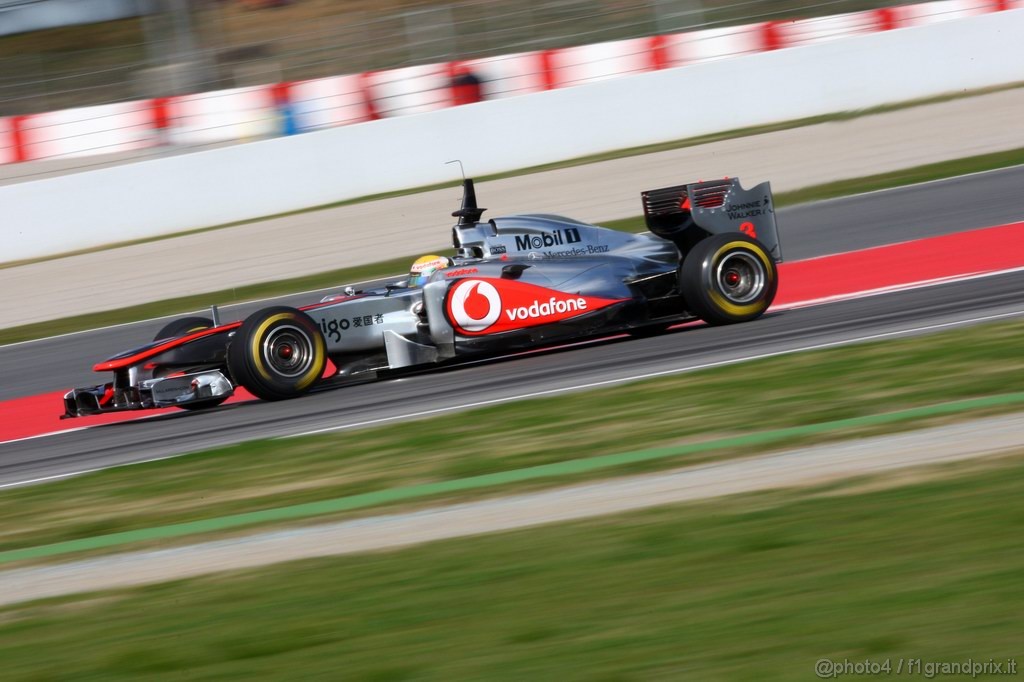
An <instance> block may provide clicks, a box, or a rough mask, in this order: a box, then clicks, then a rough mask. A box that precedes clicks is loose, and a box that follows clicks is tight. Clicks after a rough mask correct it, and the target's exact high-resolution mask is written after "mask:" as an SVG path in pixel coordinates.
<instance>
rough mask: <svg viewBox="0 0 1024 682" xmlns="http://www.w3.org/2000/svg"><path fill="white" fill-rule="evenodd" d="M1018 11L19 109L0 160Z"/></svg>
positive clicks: (582, 49)
mask: <svg viewBox="0 0 1024 682" xmlns="http://www.w3.org/2000/svg"><path fill="white" fill-rule="evenodd" d="M1016 8H1024V0H936V1H935V2H925V3H920V4H915V5H902V6H897V7H890V8H883V9H879V10H870V11H865V12H854V13H849V14H840V15H834V16H827V17H819V18H814V19H798V20H787V21H768V22H761V23H755V24H747V25H743V26H728V27H722V28H711V29H703V30H697V31H689V32H686V33H677V34H671V35H660V36H652V37H647V38H636V39H631V40H620V41H612V42H604V43H597V44H593V45H581V46H578V47H569V48H564V49H560V50H544V51H539V52H526V53H518V54H511V55H503V56H498V57H488V58H485V59H475V60H470V61H464V62H451V63H441V64H425V65H420V66H409V67H404V68H400V69H391V70H387V71H377V72H371V73H364V74H355V75H344V76H334V77H329V78H319V79H315V80H310V81H303V82H298V83H283V84H276V85H267V86H258V87H251V88H238V89H234V90H221V91H218V92H207V93H202V94H196V95H187V96H184V97H174V98H158V99H154V100H140V101H137V102H126V103H119V104H109V105H103V106H99V107H87V108H82V109H70V110H65V111H57V112H50V113H45V114H33V115H29V116H18V117H12V118H7V119H0V163H12V162H16V161H26V160H35V159H46V158H56V157H68V156H82V155H88V154H102V153H108V152H121V151H129V150H133V149H139V148H143V147H147V146H151V145H154V144H183V145H204V144H215V143H221V142H228V141H237V140H254V139H260V138H266V137H271V136H276V135H280V134H283V133H291V132H301V131H309V130H319V129H323V128H329V127H334V126H340V125H348V124H351V123H361V122H364V121H371V120H375V119H378V118H390V117H393V116H402V115H405V114H416V113H425V112H430V111H436V110H438V109H443V108H446V107H450V106H453V105H457V104H463V103H467V102H471V101H475V99H476V95H477V94H479V96H480V97H481V98H482V99H503V98H506V97H513V96H516V95H522V94H529V93H536V92H542V91H545V90H552V89H556V88H565V87H572V86H576V85H582V84H587V83H595V82H598V81H603V80H607V79H611V78H618V77H621V76H627V75H630V74H635V73H639V72H644V71H656V70H659V69H664V68H670V67H677V66H684V65H687V64H699V63H703V62H712V61H717V60H721V59H727V58H730V57H735V56H739V55H746V54H751V53H755V52H761V51H765V50H777V49H782V48H787V47H799V46H803V45H812V44H816V43H821V42H827V41H831V40H835V39H837V38H844V37H849V36H855V35H861V34H865V33H873V32H878V31H888V30H891V29H896V28H908V27H915V26H926V25H929V24H935V23H940V22H945V21H949V20H952V19H961V18H964V17H971V16H975V15H980V14H988V13H991V12H997V11H1003V10H1010V9H1016ZM467 69H468V70H470V71H472V73H473V74H474V75H475V76H476V77H477V78H478V79H479V81H480V85H479V89H478V90H479V92H478V93H470V94H471V95H472V96H468V95H467V93H468V92H469V91H467V90H465V89H461V90H460V89H459V87H456V86H454V85H453V79H454V77H455V76H457V75H460V74H464V73H465V70H467ZM474 87H475V86H474Z"/></svg>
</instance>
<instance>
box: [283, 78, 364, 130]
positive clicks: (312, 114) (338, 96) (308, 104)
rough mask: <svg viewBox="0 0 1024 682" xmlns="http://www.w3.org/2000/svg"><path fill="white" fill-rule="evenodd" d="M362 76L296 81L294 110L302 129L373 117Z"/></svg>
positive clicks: (346, 123) (293, 100)
mask: <svg viewBox="0 0 1024 682" xmlns="http://www.w3.org/2000/svg"><path fill="white" fill-rule="evenodd" d="M362 83H363V78H362V77H361V76H358V75H357V76H332V77H329V78H317V79H316V80H310V81H302V82H299V83H295V84H294V85H292V88H291V101H292V111H293V115H294V116H295V122H296V125H297V126H298V128H299V129H300V130H319V129H321V128H330V127H332V126H339V125H348V124H349V123H362V122H363V121H369V120H371V119H372V118H373V115H372V112H371V110H370V108H369V106H368V105H367V101H366V96H365V91H364V88H363V85H362Z"/></svg>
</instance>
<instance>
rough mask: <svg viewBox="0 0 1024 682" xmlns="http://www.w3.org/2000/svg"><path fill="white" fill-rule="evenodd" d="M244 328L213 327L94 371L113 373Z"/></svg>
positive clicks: (102, 364)
mask: <svg viewBox="0 0 1024 682" xmlns="http://www.w3.org/2000/svg"><path fill="white" fill-rule="evenodd" d="M241 326H242V323H241V322H232V323H231V324H225V325H221V326H220V327H213V328H211V329H204V330H202V331H198V332H196V333H194V334H187V335H185V336H179V337H178V338H176V339H171V340H170V341H167V342H166V343H161V344H160V345H159V346H153V347H152V348H147V349H146V350H143V351H139V352H138V353H135V354H134V355H129V356H127V357H124V358H117V359H116V360H106V361H104V362H100V363H98V364H96V365H95V366H93V368H92V371H94V372H111V371H114V370H118V369H125V368H126V367H131V366H133V365H137V364H139V363H140V362H143V361H144V360H148V359H149V358H152V357H154V356H157V355H160V354H161V353H164V352H166V351H169V350H171V349H172V348H176V347H177V346H183V345H185V344H186V343H189V342H190V341H195V340H196V339H201V338H204V337H206V336H214V335H215V334H222V333H223V332H227V331H231V330H232V329H238V328H239V327H241Z"/></svg>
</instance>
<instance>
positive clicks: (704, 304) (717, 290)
mask: <svg viewBox="0 0 1024 682" xmlns="http://www.w3.org/2000/svg"><path fill="white" fill-rule="evenodd" d="M778 287H779V274H778V270H777V269H776V267H775V260H774V259H773V258H772V256H771V254H770V253H769V252H768V250H767V249H766V248H765V247H764V245H763V244H761V242H759V241H757V240H756V239H753V238H751V237H748V236H746V235H744V234H740V233H727V234H718V235H713V236H711V237H708V238H707V239H704V240H702V241H700V242H698V243H697V245H696V246H694V248H693V249H691V250H690V252H689V253H688V254H686V257H685V258H684V259H683V264H682V266H681V267H680V269H679V290H680V292H681V293H682V294H683V298H684V299H685V300H686V305H687V307H688V309H689V310H690V312H691V313H693V314H694V315H696V316H697V317H699V318H700V319H702V320H704V321H705V322H707V323H708V324H715V325H718V324H732V323H735V322H747V321H749V320H753V319H756V318H758V317H760V316H761V315H762V314H764V311H766V310H767V309H768V306H770V305H771V304H772V301H773V300H775V292H776V291H777V290H778Z"/></svg>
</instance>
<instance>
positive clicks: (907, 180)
mask: <svg viewBox="0 0 1024 682" xmlns="http://www.w3.org/2000/svg"><path fill="white" fill-rule="evenodd" d="M1021 164H1024V147H1022V148H1020V149H1015V150H1012V151H1008V152H996V153H994V154H983V155H980V156H972V157H967V158H964V159H956V160H954V161H944V162H941V163H934V164H928V165H925V166H918V167H916V168H909V169H907V170H903V171H896V172H893V173H884V174H882V175H873V176H869V177H865V178H857V179H853V180H842V181H839V182H833V183H828V184H825V185H818V186H815V187H809V188H807V189H802V190H797V191H794V192H782V193H779V194H778V195H777V196H776V204H777V205H778V206H786V205H793V204H797V203H803V202H808V201H819V200H822V199H831V198H835V197H840V196H848V195H852V194H858V193H860V192H869V191H874V190H878V189H886V188H891V187H900V186H904V185H909V184H913V183H917V182H925V181H928V180H937V179H942V178H951V177H956V176H958V175H964V174H966V173H977V172H980V171H986V170H996V169H999V168H1008V167H1012V166H1017V165H1021ZM603 224H604V225H605V226H607V227H611V228H614V229H618V230H623V231H626V232H640V231H642V230H644V229H646V228H645V226H644V219H643V217H642V216H637V217H634V218H624V219H622V220H613V221H608V222H605V223H603ZM446 248H447V247H446ZM416 257H417V256H416V255H415V254H414V255H410V256H405V257H402V258H394V259H391V260H388V261H384V262H380V263H370V264H368V265H362V266H359V267H354V268H343V269H340V270H332V271H328V272H323V273H316V274H313V275H305V276H303V277H296V278H292V279H284V280H277V281H273V282H265V283H263V284H252V285H248V286H244V287H238V288H236V289H225V290H223V291H214V292H210V293H207V294H197V295H195V296H186V297H182V298H173V299H166V300H163V301H154V302H153V303H147V304H144V305H137V306H131V307H128V308H119V309H117V310H109V311H104V312H98V313H88V314H85V315H76V316H74V317H65V318H61V319H59V320H50V321H47V322H39V323H35V324H28V325H22V326H18V327H8V328H6V329H0V346H2V345H4V344H9V343H19V342H22V341H30V340H33V339H41V338H46V337H49V336H56V335H59V334H67V333H72V332H78V331H82V330H87V329H96V328H99V327H106V326H110V325H116V324H126V323H130V322H138V321H140V320H147V319H151V318H154V317H161V316H165V315H174V314H182V313H187V312H193V311H198V310H202V309H204V308H209V307H210V306H211V305H228V304H231V303H241V302H245V301H253V300H257V299H261V298H269V297H274V296H285V295H288V294H295V293H300V292H303V291H312V290H316V289H325V288H330V287H335V288H338V289H340V288H341V287H342V286H344V285H345V284H348V283H353V282H359V281H365V280H370V279H377V278H381V277H390V276H394V275H396V274H399V273H402V272H405V271H406V270H407V269H408V267H409V263H411V262H412V261H413V260H415V259H416ZM311 302H312V301H311Z"/></svg>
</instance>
